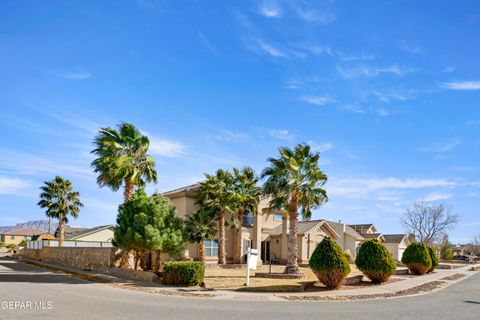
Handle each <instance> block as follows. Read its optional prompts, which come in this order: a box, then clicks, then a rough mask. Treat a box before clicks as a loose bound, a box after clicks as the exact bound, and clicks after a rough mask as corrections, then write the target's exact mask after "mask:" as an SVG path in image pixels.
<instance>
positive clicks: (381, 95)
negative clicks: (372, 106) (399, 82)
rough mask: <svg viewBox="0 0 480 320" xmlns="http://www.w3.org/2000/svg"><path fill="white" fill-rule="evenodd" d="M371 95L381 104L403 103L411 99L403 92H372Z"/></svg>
mask: <svg viewBox="0 0 480 320" xmlns="http://www.w3.org/2000/svg"><path fill="white" fill-rule="evenodd" d="M373 95H374V96H376V97H377V98H378V100H380V101H383V102H387V103H388V102H391V101H394V100H396V101H405V100H408V99H410V98H411V96H410V95H409V94H407V93H405V92H401V91H397V90H391V91H374V92H373Z"/></svg>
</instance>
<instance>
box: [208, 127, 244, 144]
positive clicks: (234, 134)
mask: <svg viewBox="0 0 480 320" xmlns="http://www.w3.org/2000/svg"><path fill="white" fill-rule="evenodd" d="M208 138H211V139H214V140H219V141H235V142H237V141H245V140H247V139H248V138H249V135H248V134H247V133H245V132H241V131H231V130H220V132H219V133H218V134H215V135H210V136H208Z"/></svg>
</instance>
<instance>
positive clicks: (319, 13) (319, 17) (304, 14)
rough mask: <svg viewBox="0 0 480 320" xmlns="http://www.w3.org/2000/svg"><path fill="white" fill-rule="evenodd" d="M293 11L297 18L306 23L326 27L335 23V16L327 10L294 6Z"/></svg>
mask: <svg viewBox="0 0 480 320" xmlns="http://www.w3.org/2000/svg"><path fill="white" fill-rule="evenodd" d="M294 9H295V11H296V12H297V15H298V17H299V18H300V19H302V20H304V21H306V22H311V23H317V24H323V25H326V24H331V23H333V22H334V21H335V14H334V13H333V12H332V11H330V10H329V9H325V10H320V9H313V8H304V7H299V6H294Z"/></svg>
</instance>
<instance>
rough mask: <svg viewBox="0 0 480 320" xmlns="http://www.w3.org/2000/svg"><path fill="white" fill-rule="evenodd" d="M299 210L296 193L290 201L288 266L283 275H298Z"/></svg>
mask: <svg viewBox="0 0 480 320" xmlns="http://www.w3.org/2000/svg"><path fill="white" fill-rule="evenodd" d="M297 234H298V208H297V195H296V193H294V194H293V195H292V199H291V201H290V232H289V233H288V257H287V265H286V266H285V270H284V271H283V273H286V274H297V273H298V246H297Z"/></svg>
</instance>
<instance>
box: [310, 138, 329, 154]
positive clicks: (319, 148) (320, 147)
mask: <svg viewBox="0 0 480 320" xmlns="http://www.w3.org/2000/svg"><path fill="white" fill-rule="evenodd" d="M307 143H308V144H309V145H310V148H311V149H312V150H313V151H316V152H327V151H330V150H332V149H333V143H331V142H329V141H326V142H322V143H317V142H315V141H313V140H309V141H307Z"/></svg>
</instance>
